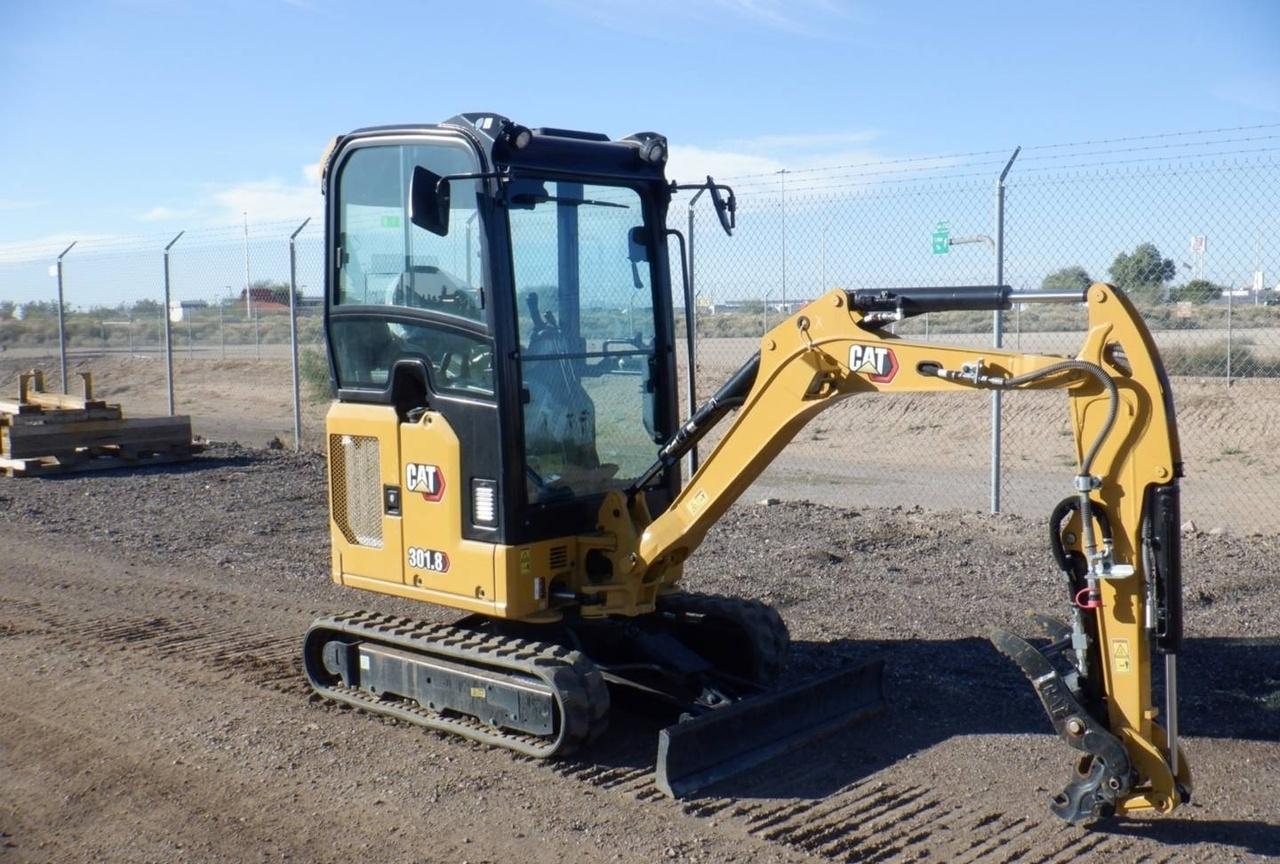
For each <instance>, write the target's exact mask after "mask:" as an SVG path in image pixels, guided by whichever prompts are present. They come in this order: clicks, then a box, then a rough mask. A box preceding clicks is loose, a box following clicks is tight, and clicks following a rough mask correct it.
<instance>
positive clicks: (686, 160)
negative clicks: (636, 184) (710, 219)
mask: <svg viewBox="0 0 1280 864" xmlns="http://www.w3.org/2000/svg"><path fill="white" fill-rule="evenodd" d="M784 167H786V166H785V165H784V164H783V163H782V162H779V161H778V160H776V159H772V158H770V157H768V156H760V155H757V154H753V153H744V152H741V151H734V150H729V149H723V150H722V149H712V148H707V147H694V146H690V145H687V144H673V145H671V157H670V158H669V159H668V161H667V176H668V177H670V178H672V179H673V180H679V181H680V182H681V183H697V182H699V181H701V180H703V179H705V178H706V177H707V175H708V174H710V175H711V176H712V177H715V178H716V179H721V178H729V177H742V176H746V175H753V174H773V173H775V172H777V171H779V170H781V169H782V168H784Z"/></svg>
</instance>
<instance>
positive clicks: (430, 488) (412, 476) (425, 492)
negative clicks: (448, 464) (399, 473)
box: [404, 462, 444, 501]
mask: <svg viewBox="0 0 1280 864" xmlns="http://www.w3.org/2000/svg"><path fill="white" fill-rule="evenodd" d="M404 487H405V488H406V489H408V490H409V491H410V492H421V493H422V498H423V500H424V501H439V500H440V499H441V498H443V497H444V474H443V473H442V472H441V471H440V469H439V468H438V467H436V466H435V465H423V464H422V463H421V462H410V463H409V464H408V465H407V466H406V467H405V470H404Z"/></svg>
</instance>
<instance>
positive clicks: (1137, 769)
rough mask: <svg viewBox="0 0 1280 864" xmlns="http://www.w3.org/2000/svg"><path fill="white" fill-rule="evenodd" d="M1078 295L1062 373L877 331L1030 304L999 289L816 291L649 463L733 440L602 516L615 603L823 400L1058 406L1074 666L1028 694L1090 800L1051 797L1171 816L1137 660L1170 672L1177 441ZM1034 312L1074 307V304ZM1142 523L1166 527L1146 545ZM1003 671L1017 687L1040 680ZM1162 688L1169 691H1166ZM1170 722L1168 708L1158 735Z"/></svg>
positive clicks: (667, 574) (672, 554)
mask: <svg viewBox="0 0 1280 864" xmlns="http://www.w3.org/2000/svg"><path fill="white" fill-rule="evenodd" d="M1083 293H1084V295H1085V298H1084V299H1085V301H1086V302H1087V304H1088V314H1089V326H1088V331H1087V335H1086V337H1085V340H1084V343H1083V345H1082V347H1081V349H1080V351H1079V353H1078V355H1077V357H1075V358H1063V357H1057V356H1049V355H1039V354H1023V353H1018V352H1012V351H1003V350H998V349H991V348H980V349H979V348H965V347H958V346H951V345H938V344H927V343H917V342H911V341H908V340H905V339H900V338H897V337H896V336H894V335H892V334H890V333H887V332H884V331H883V330H882V329H881V327H882V326H883V325H884V324H886V323H889V322H890V321H893V320H899V319H901V318H904V317H910V316H911V315H913V314H921V313H923V312H926V311H935V310H946V309H971V310H972V309H997V308H1007V307H1008V305H1009V304H1010V303H1011V302H1013V301H1014V300H1015V299H1019V300H1022V299H1026V300H1030V299H1033V298H1032V297H1031V296H1027V295H1022V296H1019V295H1016V294H1015V293H1014V292H1012V291H1011V290H1010V289H1009V288H1007V287H990V288H986V287H984V288H973V289H914V290H913V289H904V290H901V291H897V292H846V291H832V292H830V293H828V294H826V295H825V296H823V297H821V298H819V299H818V300H815V301H814V302H813V303H810V304H809V305H807V306H806V307H805V308H803V309H802V310H800V311H799V312H798V313H796V314H795V315H793V316H791V317H790V318H788V319H787V320H785V321H784V322H782V323H781V324H779V325H778V326H777V327H775V328H773V329H772V330H770V331H769V332H768V333H767V334H765V336H764V337H763V339H762V340H761V344H760V353H759V357H758V360H753V361H752V362H750V363H748V364H747V366H744V368H743V370H741V371H740V373H739V375H738V376H735V379H734V380H733V381H731V382H730V384H729V385H726V388H722V390H721V392H720V393H718V394H717V396H716V397H714V398H713V400H711V402H710V403H708V405H705V406H703V410H700V411H699V412H698V413H697V414H695V416H694V418H692V419H691V421H690V423H688V424H686V426H685V428H684V429H683V430H682V432H681V434H680V435H677V436H676V438H675V439H673V441H672V442H670V443H669V444H668V446H667V447H666V448H664V450H663V459H664V460H673V459H678V458H679V453H680V452H682V448H685V447H687V446H688V443H689V442H690V441H692V440H696V437H697V436H698V435H699V434H701V429H702V426H701V425H700V423H704V422H710V421H713V420H714V419H715V418H716V417H717V416H719V415H720V414H723V413H724V412H725V411H726V410H728V408H733V407H736V408H737V416H736V417H735V418H734V420H733V423H732V426H731V427H730V428H729V430H728V431H727V432H726V433H725V435H724V437H723V438H722V439H721V440H720V442H719V444H718V445H717V446H716V448H715V449H714V451H713V452H712V453H711V454H710V455H709V456H708V457H707V458H706V460H705V461H704V462H703V464H702V466H701V468H700V469H699V470H698V471H697V473H695V474H694V475H693V477H692V478H691V479H690V481H689V483H688V484H687V485H686V486H685V488H684V489H683V491H682V492H681V493H680V495H679V496H678V497H677V498H676V499H675V501H674V502H673V503H672V505H671V506H670V507H669V508H668V509H667V510H666V511H665V512H664V513H662V514H661V515H659V516H658V517H657V518H655V519H652V520H649V518H648V515H647V514H646V513H645V512H644V511H643V504H642V503H641V502H642V501H643V496H631V498H630V500H629V501H627V500H625V498H624V496H622V495H617V496H613V497H612V498H611V499H610V500H607V501H606V502H605V508H604V510H602V515H601V525H602V527H603V528H604V530H605V531H606V532H608V533H610V536H613V537H616V538H617V545H616V547H615V548H616V550H617V557H618V559H619V560H620V561H621V562H622V563H621V569H622V570H624V571H627V575H628V579H626V580H623V581H625V582H626V583H628V584H630V585H632V586H643V587H641V588H640V589H639V592H638V593H636V592H635V591H632V592H631V593H630V597H629V600H630V601H631V602H633V603H634V602H636V600H637V599H638V600H639V602H641V603H643V602H644V596H645V594H646V591H647V590H651V591H660V590H665V589H667V588H670V587H671V586H672V585H674V584H675V582H676V581H677V580H678V579H679V576H680V570H681V566H680V565H681V564H682V562H683V561H684V560H685V559H686V558H687V557H688V556H689V554H691V553H692V552H693V550H694V549H696V548H697V546H698V544H699V543H701V541H702V539H703V538H704V537H705V535H706V533H707V531H708V529H709V528H710V527H711V526H712V525H713V524H715V522H716V521H717V520H718V519H720V517H721V516H723V515H724V513H725V511H726V510H727V509H728V508H729V507H730V505H731V504H732V503H733V502H734V501H735V500H736V499H737V498H738V497H739V496H740V495H741V494H742V493H743V492H744V491H745V490H746V489H747V487H748V486H750V485H751V483H752V482H753V481H754V480H755V479H756V478H757V477H758V476H759V475H760V473H761V472H762V471H763V470H764V469H765V468H766V467H768V465H769V464H770V463H771V462H772V461H773V460H774V458H775V457H776V456H777V455H778V453H779V452H780V451H781V450H782V449H783V447H785V446H786V444H787V443H788V442H789V441H790V440H791V439H792V438H793V437H795V435H796V433H797V432H799V431H800V429H801V428H803V426H804V425H805V424H806V423H807V422H808V421H809V420H810V419H811V418H812V417H814V416H815V415H817V414H819V413H821V412H822V411H823V410H825V409H826V408H828V407H830V406H831V405H833V404H835V403H836V402H838V401H841V400H843V399H845V398H847V397H849V396H853V395H856V394H859V393H869V392H882V393H891V392H898V393H906V392H937V393H947V392H950V393H956V392H965V391H975V390H984V389H996V388H999V389H1010V390H1012V389H1019V390H1026V389H1038V390H1044V389H1063V390H1065V391H1066V395H1067V396H1068V402H1069V406H1068V407H1069V413H1070V417H1071V425H1072V428H1073V431H1074V436H1075V448H1076V457H1077V460H1078V462H1079V466H1080V467H1079V468H1078V470H1077V471H1076V474H1075V476H1074V477H1072V478H1066V477H1064V491H1065V492H1069V495H1068V496H1067V497H1068V499H1069V500H1068V501H1064V505H1065V507H1066V509H1064V510H1062V512H1061V514H1059V512H1058V511H1055V515H1058V516H1059V518H1060V519H1065V520H1066V524H1065V525H1062V526H1055V530H1057V529H1058V528H1059V527H1061V531H1060V533H1059V534H1058V538H1059V540H1058V544H1059V545H1060V546H1061V550H1055V554H1058V552H1059V551H1060V552H1061V557H1062V558H1063V559H1064V560H1066V561H1068V563H1069V565H1070V566H1069V568H1068V569H1070V570H1071V571H1072V572H1070V573H1068V574H1067V575H1068V577H1069V578H1070V579H1072V580H1074V581H1072V582H1070V585H1071V594H1072V597H1073V602H1074V605H1073V609H1072V614H1073V618H1074V620H1073V625H1072V626H1071V627H1067V625H1065V624H1064V625H1056V626H1060V627H1062V628H1065V632H1068V633H1069V634H1073V635H1072V636H1071V640H1070V641H1071V644H1072V646H1073V647H1074V649H1075V650H1076V653H1075V655H1074V657H1075V659H1074V660H1073V663H1074V664H1075V665H1074V666H1072V667H1070V669H1071V670H1073V671H1068V672H1063V673H1062V674H1061V675H1060V676H1059V678H1058V679H1055V681H1060V682H1061V685H1062V686H1060V687H1059V686H1057V684H1056V683H1055V685H1054V686H1053V687H1048V686H1047V685H1046V686H1045V687H1041V686H1040V685H1037V690H1038V692H1039V693H1040V695H1041V698H1042V700H1043V701H1045V705H1046V708H1047V709H1049V712H1050V715H1051V718H1052V719H1053V721H1054V723H1055V728H1058V731H1059V732H1061V734H1062V735H1063V737H1064V738H1066V739H1067V741H1068V743H1070V744H1071V745H1072V746H1074V747H1076V748H1077V749H1079V750H1081V751H1082V752H1083V753H1084V754H1085V756H1084V759H1085V760H1086V761H1088V763H1089V767H1090V770H1092V771H1093V772H1094V774H1095V776H1094V778H1093V781H1092V785H1089V784H1086V783H1084V781H1079V780H1076V781H1073V783H1072V784H1070V785H1069V786H1068V789H1067V790H1066V792H1064V797H1065V798H1066V799H1070V800H1069V801H1068V802H1067V803H1066V804H1063V805H1062V810H1060V812H1061V815H1064V816H1066V817H1067V818H1070V819H1072V820H1073V821H1074V820H1078V819H1081V818H1087V817H1089V816H1091V815H1105V814H1107V813H1110V812H1122V813H1123V812H1132V811H1138V810H1143V809H1155V810H1158V811H1161V812H1168V811H1170V810H1172V809H1173V808H1174V807H1176V806H1177V805H1178V804H1179V803H1180V802H1181V801H1183V800H1185V798H1186V795H1187V794H1188V791H1189V789H1190V775H1189V770H1188V768H1187V764H1186V760H1185V758H1182V757H1181V754H1180V753H1179V752H1178V750H1177V744H1176V741H1174V742H1171V741H1170V740H1169V738H1170V737H1171V736H1168V735H1166V732H1165V729H1164V728H1162V727H1161V726H1159V725H1157V722H1156V721H1157V719H1158V717H1159V715H1160V711H1159V710H1158V709H1157V708H1156V707H1155V706H1154V705H1153V700H1152V674H1151V673H1152V655H1153V652H1154V651H1156V650H1163V651H1165V653H1167V654H1168V655H1170V656H1172V655H1173V653H1174V652H1176V650H1177V648H1176V639H1173V638H1170V637H1169V635H1168V633H1169V629H1170V628H1176V627H1177V623H1178V622H1177V618H1178V617H1179V615H1180V608H1179V607H1178V605H1177V601H1176V596H1175V595H1176V593H1177V591H1180V587H1179V586H1178V585H1177V574H1176V572H1173V571H1176V569H1177V561H1176V548H1174V549H1173V550H1172V551H1173V552H1174V553H1175V554H1174V555H1173V556H1172V558H1171V557H1170V551H1171V550H1170V547H1176V544H1177V542H1178V537H1177V533H1176V528H1175V530H1174V531H1173V532H1172V536H1170V533H1171V532H1170V531H1169V530H1168V527H1167V525H1168V523H1169V518H1168V510H1169V501H1170V498H1171V499H1172V505H1173V512H1174V513H1175V515H1174V517H1173V518H1174V519H1176V493H1177V486H1176V478H1177V476H1178V475H1179V474H1180V472H1181V465H1180V462H1181V457H1180V454H1179V449H1178V438H1177V431H1176V427H1175V423H1174V417H1173V411H1172V402H1171V400H1170V397H1169V392H1168V384H1167V379H1166V377H1165V373H1164V370H1163V368H1162V366H1161V364H1160V360H1159V357H1158V355H1157V353H1156V350H1155V346H1154V343H1153V341H1152V339H1151V335H1150V333H1149V332H1148V331H1147V329H1146V327H1145V325H1144V324H1143V323H1142V320H1141V318H1140V316H1139V315H1138V313H1137V311H1136V310H1135V309H1134V307H1133V306H1132V304H1131V303H1130V302H1129V301H1128V299H1127V298H1125V297H1124V295H1123V294H1122V293H1120V292H1119V291H1117V290H1116V289H1114V288H1112V287H1110V286H1107V285H1104V284H1101V283H1098V284H1094V285H1093V286H1091V287H1090V288H1089V289H1088V290H1087V291H1086V292H1083ZM1034 299H1041V296H1040V295H1036V296H1035V297H1034ZM1049 299H1053V300H1065V299H1074V300H1076V301H1077V302H1079V300H1080V299H1081V295H1080V294H1078V293H1076V294H1070V295H1068V294H1063V295H1052V296H1051V297H1050V298H1049ZM699 415H703V416H701V417H700V416H699ZM1153 507H1155V508H1157V509H1159V508H1162V510H1161V512H1163V513H1164V514H1165V518H1164V519H1163V524H1164V525H1165V528H1164V530H1163V531H1162V532H1161V536H1160V537H1159V538H1158V540H1157V538H1155V537H1154V536H1153V530H1154V529H1153V526H1154V525H1155V524H1156V523H1157V522H1158V521H1160V520H1157V519H1156V518H1155V517H1154V515H1152V514H1154V510H1152V509H1151V508H1153ZM1060 509H1062V508H1060ZM1149 515H1150V516H1151V518H1148V517H1149ZM1170 562H1172V563H1170ZM618 584H619V583H614V585H601V586H600V590H601V594H602V595H604V596H602V597H601V601H602V605H603V606H604V607H606V608H607V607H608V606H610V605H612V604H611V603H610V601H609V599H608V598H607V595H608V593H609V591H610V590H611V588H613V587H617V585H618ZM1077 588H1079V590H1077ZM1162 619H1163V621H1164V624H1163V625H1162V624H1161V623H1160V621H1161V620H1162ZM1162 627H1163V628H1164V629H1163V631H1162V630H1161V628H1162ZM1162 634H1163V635H1162ZM1012 638H1013V639H1016V637H1012ZM1019 641H1020V640H1019ZM1023 644H1025V643H1023ZM1004 647H1007V646H1002V650H1004ZM1027 647H1028V648H1029V647H1030V646H1027ZM1031 650H1032V651H1034V649H1031ZM1007 653H1008V652H1007ZM1014 653H1016V652H1014ZM1011 656H1013V654H1011ZM1015 659H1018V658H1016V657H1015ZM1019 662H1020V665H1022V666H1023V669H1024V671H1027V672H1028V674H1029V675H1031V674H1032V668H1033V667H1035V668H1040V667H1038V666H1036V664H1035V663H1032V662H1031V661H1029V660H1028V662H1026V663H1023V662H1021V661H1019ZM1169 666H1170V667H1171V666H1172V661H1169ZM1055 674H1057V673H1055ZM1032 677H1034V676H1032ZM1045 680H1046V681H1047V680H1048V679H1045ZM1166 681H1167V682H1168V683H1169V685H1172V678H1171V677H1170V676H1168V675H1167V676H1166ZM1168 689H1170V690H1172V686H1169V687H1168ZM1064 694H1065V696H1064ZM1067 696H1069V697H1071V698H1070V699H1068V698H1066V697H1067ZM1051 703H1052V704H1051ZM1173 711H1174V706H1173V705H1172V701H1171V702H1170V706H1169V712H1168V713H1169V714H1170V717H1169V721H1168V725H1169V726H1170V727H1171V728H1172V727H1173V725H1174V723H1175V722H1176V715H1175V714H1174V713H1173ZM1073 736H1075V737H1074V738H1073ZM1121 750H1122V751H1123V754H1124V758H1123V759H1121V758H1118V754H1119V753H1120V752H1121ZM1084 767H1085V766H1084V765H1083V764H1082V766H1081V770H1082V772H1083V770H1084ZM1104 769H1105V770H1104ZM1055 809H1058V806H1057V805H1055Z"/></svg>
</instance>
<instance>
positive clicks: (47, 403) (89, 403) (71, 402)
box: [27, 391, 107, 411]
mask: <svg viewBox="0 0 1280 864" xmlns="http://www.w3.org/2000/svg"><path fill="white" fill-rule="evenodd" d="M27 403H28V404H31V405H39V406H40V407H41V408H67V409H70V410H72V411H84V410H85V409H88V408H106V407H107V403H106V402H104V401H102V400H100V399H86V398H84V397H83V396H72V395H71V394H70V393H38V392H34V391H33V392H30V393H28V394H27Z"/></svg>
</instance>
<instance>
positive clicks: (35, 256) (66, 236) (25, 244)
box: [0, 231, 127, 264]
mask: <svg viewBox="0 0 1280 864" xmlns="http://www.w3.org/2000/svg"><path fill="white" fill-rule="evenodd" d="M126 237H127V235H123V234H92V233H89V232H85V233H83V234H73V233H70V232H66V231H60V232H58V233H56V234H45V235H44V236H42V237H32V238H31V239H30V240H16V241H6V242H3V243H0V262H4V263H6V264H12V263H17V262H22V261H45V260H48V261H49V263H53V260H54V259H55V258H56V257H57V256H58V254H59V253H60V252H62V250H63V249H66V248H67V247H68V246H70V245H71V244H72V243H73V242H74V243H75V244H76V245H77V246H93V245H95V244H108V243H113V242H117V241H120V240H124V239H126ZM71 254H72V255H74V254H75V252H74V251H72V253H71Z"/></svg>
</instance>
